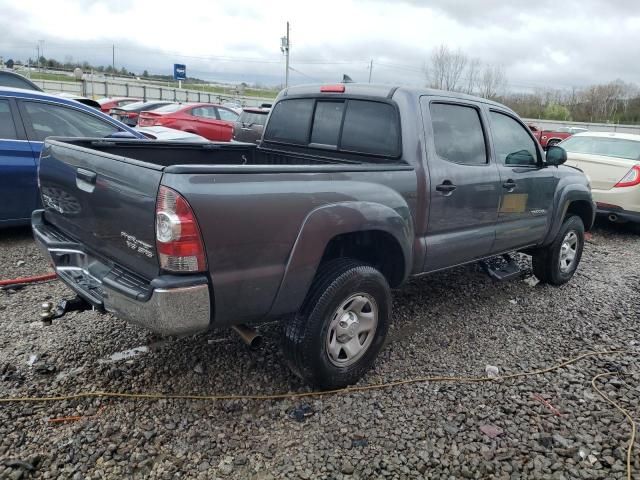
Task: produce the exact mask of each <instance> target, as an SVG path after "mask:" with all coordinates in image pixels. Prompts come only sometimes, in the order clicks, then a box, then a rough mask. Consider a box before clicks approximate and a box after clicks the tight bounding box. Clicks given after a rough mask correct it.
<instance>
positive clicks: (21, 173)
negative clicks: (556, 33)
mask: <svg viewBox="0 0 640 480" xmlns="http://www.w3.org/2000/svg"><path fill="white" fill-rule="evenodd" d="M0 192H2V201H1V202H0V224H2V223H15V222H18V221H23V220H24V221H26V220H27V219H29V218H30V217H31V212H32V211H33V210H35V208H36V202H37V198H38V184H37V179H36V160H35V158H34V152H33V150H32V148H31V145H29V142H28V141H27V140H26V138H25V137H24V133H23V129H22V125H21V123H20V119H19V118H18V113H17V110H16V108H15V106H14V105H12V101H11V100H9V99H0Z"/></svg>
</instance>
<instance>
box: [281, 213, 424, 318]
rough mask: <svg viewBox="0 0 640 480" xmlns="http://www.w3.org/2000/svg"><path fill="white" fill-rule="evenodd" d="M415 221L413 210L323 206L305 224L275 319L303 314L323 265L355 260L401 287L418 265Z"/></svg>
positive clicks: (291, 257) (295, 248) (287, 270)
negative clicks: (414, 245)
mask: <svg viewBox="0 0 640 480" xmlns="http://www.w3.org/2000/svg"><path fill="white" fill-rule="evenodd" d="M413 236H414V234H413V221H412V219H411V215H410V213H409V209H408V208H406V207H404V208H398V209H393V208H391V207H388V206H386V205H382V204H379V203H373V202H344V203H339V204H331V205H325V206H323V207H320V208H318V209H316V210H314V211H313V212H311V213H310V214H309V215H308V216H307V218H306V219H305V221H304V223H303V225H302V228H301V230H300V232H299V234H298V238H297V239H296V241H295V244H294V246H293V248H292V250H291V253H290V256H289V259H288V261H287V265H286V269H285V273H284V275H283V279H282V282H281V284H280V288H279V289H278V293H277V295H276V298H275V300H274V302H273V305H272V308H271V312H270V315H269V316H277V315H282V314H287V313H292V312H295V311H297V310H298V309H299V308H300V306H301V305H302V303H303V301H304V299H305V297H306V295H307V292H308V290H309V287H310V286H311V283H312V282H313V279H314V277H315V275H316V272H317V270H318V268H319V267H320V265H322V263H323V262H326V261H330V260H333V259H335V258H341V257H346V258H353V259H354V260H360V261H362V262H364V263H368V264H370V265H373V266H374V267H376V268H378V269H380V271H381V272H382V273H383V275H385V277H386V278H387V281H388V282H389V284H390V285H391V286H398V285H400V284H401V283H402V282H403V281H404V280H405V279H406V278H407V277H408V275H409V272H410V270H411V264H412V242H413Z"/></svg>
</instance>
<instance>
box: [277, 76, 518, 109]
mask: <svg viewBox="0 0 640 480" xmlns="http://www.w3.org/2000/svg"><path fill="white" fill-rule="evenodd" d="M335 85H344V87H345V90H344V94H347V95H348V94H351V95H361V96H367V97H379V98H391V96H393V95H395V94H396V92H404V93H407V94H409V95H411V96H416V97H420V96H423V95H430V96H438V97H448V98H456V99H460V100H472V101H474V102H482V103H486V104H489V105H494V106H497V107H501V108H505V109H507V110H509V111H511V109H510V108H508V107H505V106H504V105H502V104H501V103H498V102H494V101H493V100H488V99H486V98H482V97H476V96H473V95H467V94H465V93H458V92H451V91H447V90H437V89H435V88H418V87H406V86H400V85H381V84H372V83H344V84H338V83H336V84H335ZM323 86H326V84H317V83H316V84H308V85H296V86H295V87H289V88H287V89H285V90H283V91H282V92H280V94H279V95H278V99H280V98H282V97H285V96H288V95H316V94H320V88H321V87H323ZM338 95H339V94H338Z"/></svg>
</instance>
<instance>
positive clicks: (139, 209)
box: [39, 139, 163, 278]
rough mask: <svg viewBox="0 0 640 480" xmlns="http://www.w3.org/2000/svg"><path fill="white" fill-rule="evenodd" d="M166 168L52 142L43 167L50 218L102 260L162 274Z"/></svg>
mask: <svg viewBox="0 0 640 480" xmlns="http://www.w3.org/2000/svg"><path fill="white" fill-rule="evenodd" d="M96 142H98V143H97V144H99V142H100V141H99V140H96ZM162 169H163V167H162V166H158V165H153V164H150V163H146V162H140V161H138V160H133V159H129V158H126V157H121V156H116V155H111V154H108V153H103V152H99V151H96V150H92V149H89V148H84V147H79V146H76V145H71V144H68V143H64V142H63V141H59V140H49V139H47V141H46V142H45V145H44V148H43V150H42V154H41V158H40V169H39V181H40V192H41V196H42V204H43V206H44V209H45V215H44V217H45V220H46V221H47V222H49V223H51V224H53V225H55V226H56V227H58V228H59V229H61V230H62V231H63V232H65V233H67V234H68V235H69V236H70V237H72V238H73V239H74V240H76V241H78V242H80V243H82V244H84V245H85V246H86V247H87V248H88V249H90V250H91V251H93V252H94V253H96V254H97V255H98V256H101V257H103V258H106V259H108V260H112V261H114V262H116V261H117V263H118V264H120V265H122V266H125V267H128V268H130V269H131V270H132V271H133V272H135V273H138V274H140V275H142V276H144V277H147V278H153V277H154V276H156V275H157V274H158V272H159V267H158V262H157V258H156V245H155V202H156V194H157V192H158V187H159V185H160V179H161V178H162Z"/></svg>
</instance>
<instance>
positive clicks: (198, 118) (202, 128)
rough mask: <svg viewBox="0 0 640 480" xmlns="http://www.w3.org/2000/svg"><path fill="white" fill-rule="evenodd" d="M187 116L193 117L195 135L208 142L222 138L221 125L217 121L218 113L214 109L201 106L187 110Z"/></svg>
mask: <svg viewBox="0 0 640 480" xmlns="http://www.w3.org/2000/svg"><path fill="white" fill-rule="evenodd" d="M186 113H187V114H188V115H191V116H192V117H193V123H194V127H196V129H195V130H196V133H197V134H198V135H202V136H203V137H205V138H207V139H208V140H220V138H221V137H222V129H221V124H220V122H219V121H218V113H217V110H216V108H215V107H210V106H206V105H204V106H201V107H195V108H192V109H191V110H187V112H186Z"/></svg>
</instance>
